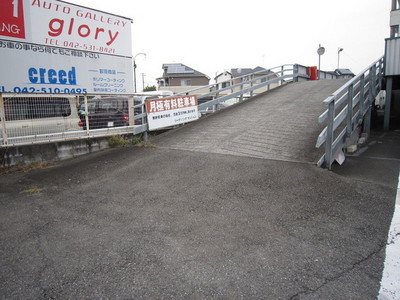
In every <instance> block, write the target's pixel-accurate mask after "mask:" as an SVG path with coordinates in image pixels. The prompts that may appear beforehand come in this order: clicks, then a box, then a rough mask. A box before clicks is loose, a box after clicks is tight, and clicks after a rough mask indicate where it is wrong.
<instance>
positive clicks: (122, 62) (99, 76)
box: [0, 40, 133, 94]
mask: <svg viewBox="0 0 400 300" xmlns="http://www.w3.org/2000/svg"><path fill="white" fill-rule="evenodd" d="M0 55H1V57H6V58H7V59H4V60H3V61H2V64H1V69H0V92H3V93H4V92H9V93H66V94H69V93H78V94H79V93H99V94H132V93H133V80H132V69H131V66H132V59H131V58H130V57H123V56H112V55H106V54H100V53H93V52H86V51H79V50H72V49H63V48H57V47H49V46H38V45H33V44H26V43H18V42H13V41H3V40H0Z"/></svg>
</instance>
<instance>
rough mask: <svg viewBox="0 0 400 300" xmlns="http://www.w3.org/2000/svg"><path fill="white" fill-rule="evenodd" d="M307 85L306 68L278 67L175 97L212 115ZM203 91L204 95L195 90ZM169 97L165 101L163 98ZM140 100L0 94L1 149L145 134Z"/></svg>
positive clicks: (124, 96)
mask: <svg viewBox="0 0 400 300" xmlns="http://www.w3.org/2000/svg"><path fill="white" fill-rule="evenodd" d="M301 79H304V80H307V79H308V75H307V68H306V67H304V66H299V65H282V66H278V67H275V68H272V69H268V70H265V69H264V70H260V71H258V72H254V73H250V74H245V75H243V76H239V77H235V78H232V79H230V80H228V81H226V82H223V83H225V87H224V88H218V87H219V86H221V85H222V84H223V83H221V82H219V83H215V84H211V85H208V86H206V87H204V86H202V87H199V88H196V89H193V90H189V91H185V92H183V93H179V94H176V95H174V96H173V97H176V96H180V95H197V97H198V100H199V106H198V108H199V112H201V113H203V114H204V112H207V110H208V111H216V110H218V109H220V108H221V107H223V104H224V103H226V102H227V101H231V102H230V103H229V105H230V104H232V103H237V102H241V101H243V100H246V99H248V98H249V97H252V96H255V95H256V94H259V93H262V92H265V91H267V90H270V89H272V88H275V87H278V86H281V85H284V84H286V83H289V82H292V81H298V80H301ZM205 88H206V89H207V91H208V92H207V93H202V94H200V93H199V92H198V91H199V90H203V91H204V89H205ZM163 98H168V97H163ZM143 99H144V98H140V96H139V95H90V94H82V95H76V94H72V95H71V94H57V95H46V94H5V93H3V94H1V93H0V147H10V146H18V145H27V144H37V143H49V142H59V141H66V140H74V139H86V138H92V137H103V136H110V135H120V134H141V133H146V132H147V131H148V125H147V114H146V111H145V103H144V100H143Z"/></svg>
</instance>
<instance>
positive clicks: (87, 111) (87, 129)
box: [83, 94, 90, 135]
mask: <svg viewBox="0 0 400 300" xmlns="http://www.w3.org/2000/svg"><path fill="white" fill-rule="evenodd" d="M83 99H84V101H85V122H86V134H87V135H90V132H89V130H90V128H89V127H90V125H89V110H88V103H87V95H86V94H85V95H84V97H83Z"/></svg>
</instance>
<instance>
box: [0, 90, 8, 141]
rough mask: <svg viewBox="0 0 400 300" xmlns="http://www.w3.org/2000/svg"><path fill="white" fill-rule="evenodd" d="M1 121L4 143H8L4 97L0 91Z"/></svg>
mask: <svg viewBox="0 0 400 300" xmlns="http://www.w3.org/2000/svg"><path fill="white" fill-rule="evenodd" d="M0 123H1V133H2V135H3V145H7V144H8V137H7V127H6V113H5V110H4V99H3V95H2V94H1V93H0Z"/></svg>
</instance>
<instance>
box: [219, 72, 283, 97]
mask: <svg viewBox="0 0 400 300" xmlns="http://www.w3.org/2000/svg"><path fill="white" fill-rule="evenodd" d="M253 73H256V74H253ZM266 75H270V76H269V77H265V78H261V79H260V80H257V81H256V82H254V85H256V84H259V83H262V82H266V81H268V80H271V79H274V78H277V77H278V76H277V75H274V73H273V72H271V71H270V70H267V69H264V68H262V67H256V68H254V69H251V68H236V69H231V70H230V71H224V72H222V73H220V74H218V75H217V76H216V77H215V83H216V87H217V89H223V88H226V87H229V86H233V85H236V84H239V83H246V82H248V81H250V80H251V79H255V78H260V77H263V76H266ZM278 85H279V83H278V82H276V83H272V84H270V85H269V86H268V85H267V86H265V87H263V88H262V89H260V90H258V91H257V93H260V92H264V91H266V90H268V89H271V88H275V87H277V86H278ZM246 87H248V85H246ZM239 89H240V86H238V87H235V88H232V89H229V90H226V91H224V92H222V93H221V94H228V93H231V92H234V91H238V90H239Z"/></svg>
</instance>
